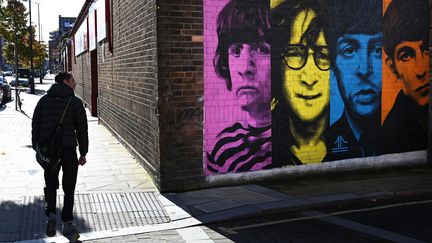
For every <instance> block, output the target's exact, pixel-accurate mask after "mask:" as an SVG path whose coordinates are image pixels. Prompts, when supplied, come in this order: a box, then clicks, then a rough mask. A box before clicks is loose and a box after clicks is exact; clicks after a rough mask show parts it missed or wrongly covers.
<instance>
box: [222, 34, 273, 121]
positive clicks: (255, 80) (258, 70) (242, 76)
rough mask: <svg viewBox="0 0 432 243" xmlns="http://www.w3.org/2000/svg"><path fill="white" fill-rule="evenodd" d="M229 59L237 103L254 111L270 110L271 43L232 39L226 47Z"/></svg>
mask: <svg viewBox="0 0 432 243" xmlns="http://www.w3.org/2000/svg"><path fill="white" fill-rule="evenodd" d="M228 63H229V70H230V75H231V81H232V91H233V92H235V94H236V96H237V98H238V102H239V105H240V106H241V108H242V109H243V110H245V111H248V112H252V113H255V112H256V111H259V110H261V109H265V110H270V102H271V66H270V45H269V44H268V43H266V42H252V43H233V44H231V45H230V47H229V49H228Z"/></svg>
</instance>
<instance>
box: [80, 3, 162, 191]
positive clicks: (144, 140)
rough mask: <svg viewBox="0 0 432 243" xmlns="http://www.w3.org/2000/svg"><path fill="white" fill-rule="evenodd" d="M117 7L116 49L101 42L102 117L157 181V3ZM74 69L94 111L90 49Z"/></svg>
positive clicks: (81, 90) (126, 4) (115, 25)
mask: <svg viewBox="0 0 432 243" xmlns="http://www.w3.org/2000/svg"><path fill="white" fill-rule="evenodd" d="M112 9H113V10H112V12H111V13H112V23H113V25H112V27H113V30H112V33H113V34H112V43H113V53H111V52H110V51H109V50H108V41H107V40H104V41H102V42H100V43H98V44H97V58H98V62H97V63H98V64H97V69H98V112H99V113H98V117H99V119H100V121H101V123H102V124H103V125H105V126H106V127H107V128H108V129H109V130H110V131H111V132H112V133H113V135H114V136H116V137H117V138H118V139H119V141H120V142H121V143H122V144H123V145H124V146H125V147H126V148H127V149H128V150H129V151H130V152H131V153H132V154H133V155H134V157H135V158H136V159H137V160H138V161H139V162H140V163H141V164H142V165H143V166H144V167H145V168H146V169H147V171H148V172H149V173H150V175H151V176H152V177H153V179H154V181H155V183H156V184H158V182H159V148H158V144H159V129H158V117H157V113H156V111H157V54H156V53H157V49H156V47H157V45H156V1H155V0H146V1H142V0H130V1H121V0H112ZM84 17H85V15H84ZM72 69H73V72H74V74H75V76H76V79H77V81H78V85H77V88H76V94H77V95H78V96H80V97H81V98H83V100H84V102H85V104H86V106H87V108H88V109H89V110H91V104H92V102H91V67H90V59H89V52H88V51H86V52H84V53H83V54H81V55H80V56H78V57H76V63H75V62H74V63H73V67H72ZM91 146H96V145H91Z"/></svg>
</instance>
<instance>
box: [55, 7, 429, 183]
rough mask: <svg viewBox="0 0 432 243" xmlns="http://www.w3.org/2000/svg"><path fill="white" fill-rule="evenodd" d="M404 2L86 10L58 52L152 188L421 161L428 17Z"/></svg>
mask: <svg viewBox="0 0 432 243" xmlns="http://www.w3.org/2000/svg"><path fill="white" fill-rule="evenodd" d="M409 2H410V1H406V0H393V1H389V0H383V1H382V0H366V1H362V3H363V4H361V5H358V2H356V1H349V0H344V1H342V0H326V1H310V0H286V1H283V0H282V1H274V0H272V1H268V0H267V1H266V0H200V1H199V0H192V1H190V0H180V1H169V0H151V1H139V0H131V1H128V2H124V1H120V0H97V1H90V0H89V1H86V2H85V4H84V6H83V8H82V10H81V12H80V14H79V16H78V18H77V21H76V23H75V25H74V27H73V28H72V30H71V34H70V38H71V39H70V42H69V44H68V45H65V46H69V47H67V48H66V49H64V50H62V52H63V53H65V54H64V56H67V57H68V60H69V61H68V63H69V64H68V65H67V66H68V67H66V69H67V70H72V71H73V73H74V75H75V79H76V81H77V82H78V85H77V88H76V94H77V95H78V96H80V97H81V98H82V99H83V100H84V102H85V105H86V107H87V108H88V109H89V110H90V111H91V114H92V115H93V116H95V117H98V118H99V120H100V122H101V123H102V124H103V125H104V126H106V127H107V128H108V129H109V130H110V131H111V132H112V133H113V134H114V135H115V136H116V137H117V138H118V139H119V140H120V141H121V142H122V143H123V144H124V146H125V147H126V148H127V149H128V150H129V151H130V152H131V153H132V154H133V155H134V156H135V158H136V159H137V160H138V161H139V162H140V163H141V164H142V165H143V166H144V167H145V168H146V169H147V170H148V171H149V173H150V174H151V176H152V178H153V180H154V181H155V183H156V184H157V185H158V187H159V189H160V190H161V191H176V190H190V189H197V188H204V187H211V186H217V185H227V184H233V183H245V182H247V181H248V182H250V181H255V180H265V179H268V178H275V177H278V178H293V177H296V176H299V175H308V174H315V173H331V172H335V171H341V172H343V171H354V170H364V169H374V168H383V167H394V166H410V165H421V164H425V163H427V149H428V148H430V145H429V146H428V141H430V136H429V140H428V135H427V134H428V133H429V134H430V132H431V130H430V127H431V126H430V124H431V123H430V120H428V117H429V116H430V112H429V110H430V106H429V103H430V102H429V42H428V36H429V31H428V28H429V27H428V24H429V12H428V10H429V7H428V1H424V0H423V1H420V2H418V1H416V3H415V4H412V5H416V6H419V8H411V7H410V8H409V10H410V11H401V9H406V8H408V7H407V5H406V4H407V3H408V4H409ZM354 9H356V11H354ZM413 13H416V14H413ZM347 16H350V17H347ZM406 23H416V24H415V25H411V26H410V25H409V24H406ZM405 30H409V31H405ZM412 63H417V64H416V65H412ZM406 114H411V115H409V116H408V115H406ZM429 119H430V118H429ZM429 143H430V142H429Z"/></svg>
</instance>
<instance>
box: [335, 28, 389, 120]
mask: <svg viewBox="0 0 432 243" xmlns="http://www.w3.org/2000/svg"><path fill="white" fill-rule="evenodd" d="M336 48H337V50H336V51H337V55H336V69H337V71H338V72H337V74H338V75H337V81H338V86H339V90H340V93H341V96H342V99H343V101H344V104H345V108H346V109H347V110H348V112H349V114H351V115H352V116H356V117H364V116H373V115H374V114H376V112H379V110H380V107H381V89H382V86H381V76H382V70H381V65H382V60H381V52H382V34H381V33H379V34H375V35H367V34H346V35H343V36H342V37H339V38H338V40H337V47H336Z"/></svg>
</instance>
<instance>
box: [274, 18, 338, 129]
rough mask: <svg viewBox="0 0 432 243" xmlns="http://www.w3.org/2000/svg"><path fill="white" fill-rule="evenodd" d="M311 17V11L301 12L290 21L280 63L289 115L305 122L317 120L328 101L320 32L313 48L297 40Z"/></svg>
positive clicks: (327, 72) (326, 68)
mask: <svg viewBox="0 0 432 243" xmlns="http://www.w3.org/2000/svg"><path fill="white" fill-rule="evenodd" d="M314 18H316V14H315V12H314V11H312V10H304V11H301V12H300V13H299V14H298V15H297V16H296V17H295V18H294V21H293V23H292V25H291V26H292V28H291V37H290V40H289V45H288V46H287V48H286V49H285V52H284V57H283V60H282V63H281V70H282V79H283V81H282V82H283V84H282V85H283V91H284V95H285V98H286V100H287V102H288V104H289V105H290V107H291V109H292V111H293V113H294V114H295V115H296V116H297V117H298V118H300V119H301V120H303V121H306V122H308V121H313V120H315V119H317V118H319V117H320V116H321V115H322V114H323V112H324V111H326V110H328V106H329V101H330V70H329V68H330V59H329V53H328V47H327V43H326V40H325V38H324V33H323V31H321V32H320V33H319V36H318V39H317V40H316V42H315V46H313V47H307V46H306V41H305V40H304V41H301V37H302V35H303V34H304V33H305V32H306V30H307V29H308V27H309V25H310V23H311V21H312V20H313V19H314Z"/></svg>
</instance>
